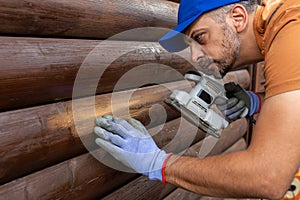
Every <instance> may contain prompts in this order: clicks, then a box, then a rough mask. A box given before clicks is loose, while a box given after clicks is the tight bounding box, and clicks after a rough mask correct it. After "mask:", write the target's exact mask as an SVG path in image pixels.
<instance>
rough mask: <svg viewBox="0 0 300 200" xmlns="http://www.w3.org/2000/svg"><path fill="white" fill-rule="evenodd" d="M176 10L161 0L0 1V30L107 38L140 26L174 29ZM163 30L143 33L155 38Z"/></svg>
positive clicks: (5, 31) (19, 33)
mask: <svg viewBox="0 0 300 200" xmlns="http://www.w3.org/2000/svg"><path fill="white" fill-rule="evenodd" d="M177 9H178V5H177V4H176V3H174V2H168V1H161V0H152V1H148V0H130V1H129V0H124V1H118V0H102V1H95V0H77V1H76V3H74V1H72V0H52V1H50V0H43V1H34V0H27V1H22V0H11V1H5V0H1V1H0V24H1V27H0V33H1V34H2V35H3V34H10V35H12V34H14V35H31V36H48V37H50V36H51V37H81V38H102V39H106V38H108V37H111V36H113V35H115V34H118V33H120V32H123V31H125V30H130V29H134V28H140V27H166V28H173V27H174V26H176V22H177V19H176V16H177ZM164 33H165V32H163V33H156V35H155V32H150V33H147V32H145V34H144V35H148V36H147V37H150V36H151V35H152V36H151V37H152V39H153V40H155V41H157V39H158V38H160V37H161V36H162V35H163V34H164Z"/></svg>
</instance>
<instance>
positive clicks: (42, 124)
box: [0, 81, 190, 183]
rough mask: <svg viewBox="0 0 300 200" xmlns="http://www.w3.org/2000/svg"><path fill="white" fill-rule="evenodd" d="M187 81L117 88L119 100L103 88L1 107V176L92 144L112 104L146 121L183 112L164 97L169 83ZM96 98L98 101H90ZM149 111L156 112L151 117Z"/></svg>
mask: <svg viewBox="0 0 300 200" xmlns="http://www.w3.org/2000/svg"><path fill="white" fill-rule="evenodd" d="M189 86H190V84H188V82H186V81H179V82H174V83H173V82H172V83H168V84H165V85H161V86H152V87H147V88H144V89H138V90H136V91H132V90H128V91H123V92H119V93H115V94H114V95H119V96H121V98H123V99H121V100H122V101H123V102H122V103H121V104H119V103H117V104H118V105H114V104H113V103H112V102H111V101H112V100H113V99H114V97H113V96H112V94H104V95H99V96H96V99H93V98H83V99H79V100H77V101H75V100H73V102H72V101H68V102H61V103H55V104H49V105H45V106H38V107H33V108H28V109H22V110H15V111H10V112H3V113H0V152H1V153H0V155H1V156H0V171H1V173H0V182H1V183H3V182H6V181H9V180H12V179H15V178H16V177H19V176H21V175H25V174H28V173H31V172H33V171H36V170H38V169H41V168H44V167H46V166H49V165H52V164H55V163H57V162H61V161H63V160H66V159H68V158H71V157H74V156H76V155H79V154H81V153H83V152H85V151H86V150H85V147H84V146H83V144H82V142H87V144H86V146H88V145H90V144H89V142H91V141H93V140H94V135H93V134H92V132H93V127H94V119H95V117H96V116H102V115H104V114H108V113H111V112H112V107H114V113H116V114H118V115H120V116H128V115H131V116H133V117H136V118H137V119H139V120H141V121H142V122H143V123H144V124H147V125H148V127H151V126H157V125H158V124H161V123H163V122H164V121H165V120H166V118H167V120H170V119H174V118H177V117H179V113H178V112H176V111H174V110H173V109H172V108H170V107H169V106H167V105H165V104H164V103H163V100H164V99H165V98H166V97H168V96H169V95H170V90H169V89H171V90H172V89H175V88H176V89H186V88H188V87H189ZM132 92H134V93H132ZM126 96H130V97H131V99H130V101H129V102H126V101H125V99H124V98H125V97H126ZM94 100H95V105H93V104H92V102H93V101H94ZM75 102H78V104H76V103H75ZM79 103H81V104H80V105H79ZM155 104H156V106H154V107H153V106H152V105H155ZM159 105H161V106H159ZM163 106H165V107H163ZM94 107H95V108H96V111H94ZM124 109H125V110H124ZM126 109H129V111H130V113H127V112H126V111H127V110H126ZM164 109H165V111H164ZM149 111H150V114H156V115H157V116H156V117H155V118H154V117H152V118H150V115H149ZM77 113H78V114H77ZM161 113H165V116H164V115H163V114H161ZM80 114H81V115H80ZM74 120H75V122H76V123H77V124H74ZM79 136H80V137H79ZM93 143H94V142H92V144H93ZM92 147H93V145H92ZM92 147H91V148H92Z"/></svg>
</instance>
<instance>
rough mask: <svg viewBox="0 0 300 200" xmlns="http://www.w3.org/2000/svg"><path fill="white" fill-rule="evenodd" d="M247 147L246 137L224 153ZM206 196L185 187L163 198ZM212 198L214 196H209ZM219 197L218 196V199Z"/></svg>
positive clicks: (197, 198)
mask: <svg viewBox="0 0 300 200" xmlns="http://www.w3.org/2000/svg"><path fill="white" fill-rule="evenodd" d="M246 148H247V144H246V141H245V139H243V138H242V139H240V140H239V141H237V142H236V143H235V144H233V145H232V146H231V147H229V148H228V149H226V151H224V154H227V153H232V152H237V151H242V150H244V149H246ZM204 198H205V197H203V196H201V195H199V194H196V193H194V192H190V191H188V190H186V189H183V188H177V189H176V190H174V191H173V192H172V193H170V194H169V195H168V196H166V197H165V198H163V200H174V199H176V200H180V199H182V200H184V199H188V200H199V199H204ZM209 199H212V198H209ZM217 199H219V198H216V200H217Z"/></svg>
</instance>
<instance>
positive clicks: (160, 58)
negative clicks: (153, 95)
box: [0, 37, 193, 111]
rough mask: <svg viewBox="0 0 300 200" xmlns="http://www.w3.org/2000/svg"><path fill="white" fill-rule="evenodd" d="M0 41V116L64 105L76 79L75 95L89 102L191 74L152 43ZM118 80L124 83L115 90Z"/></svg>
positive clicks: (187, 67)
mask: <svg viewBox="0 0 300 200" xmlns="http://www.w3.org/2000/svg"><path fill="white" fill-rule="evenodd" d="M0 39H1V43H2V45H1V47H0V60H1V64H0V94H4V95H0V111H4V110H11V109H19V108H24V107H28V106H34V105H42V104H45V103H50V102H54V101H59V100H64V99H70V98H72V92H73V88H74V82H75V79H76V78H77V79H76V80H77V81H80V80H81V84H82V85H81V86H80V87H81V88H80V89H81V90H82V91H83V92H82V93H80V94H77V95H81V96H93V95H94V94H95V93H97V94H101V93H108V92H111V91H113V90H122V89H129V88H138V87H140V86H141V84H154V83H162V82H170V81H175V80H179V79H183V77H182V76H181V74H184V73H185V72H187V71H188V70H191V69H193V66H192V65H191V64H190V63H189V62H187V61H186V60H185V59H184V58H182V57H180V56H178V55H176V54H171V53H168V52H166V51H165V50H164V49H163V48H162V47H161V46H160V45H159V44H158V43H150V42H124V41H123V42H118V41H102V42H100V41H96V40H66V39H40V38H17V37H0ZM186 55H187V56H186V57H187V58H188V57H189V55H188V53H186ZM79 69H80V71H79ZM79 72H80V74H78V73H79ZM125 75H126V76H125ZM100 77H101V79H100V80H99V78H100ZM122 77H127V80H126V81H123V82H122V84H119V85H118V88H115V85H116V83H117V82H118V81H119V80H120V79H121V78H122ZM80 78H81V79H80ZM82 79H84V80H82ZM91 88H95V89H93V91H92V92H90V93H92V94H89V93H88V91H91ZM96 88H97V89H96ZM73 97H78V96H74V95H73Z"/></svg>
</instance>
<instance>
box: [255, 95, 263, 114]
mask: <svg viewBox="0 0 300 200" xmlns="http://www.w3.org/2000/svg"><path fill="white" fill-rule="evenodd" d="M253 93H254V94H255V95H256V96H257V97H258V100H259V107H258V109H257V111H256V113H254V115H255V114H258V113H259V112H260V109H261V103H262V102H261V98H260V96H259V95H258V94H257V93H255V92H253Z"/></svg>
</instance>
